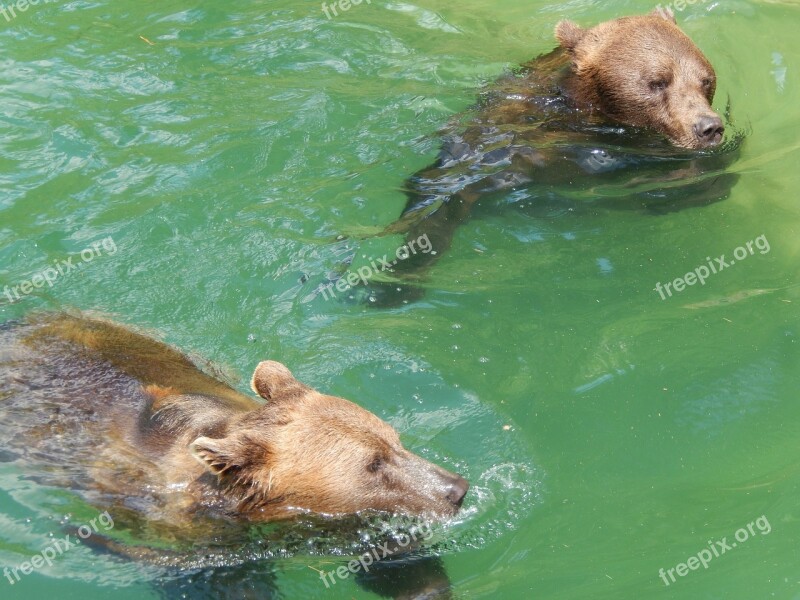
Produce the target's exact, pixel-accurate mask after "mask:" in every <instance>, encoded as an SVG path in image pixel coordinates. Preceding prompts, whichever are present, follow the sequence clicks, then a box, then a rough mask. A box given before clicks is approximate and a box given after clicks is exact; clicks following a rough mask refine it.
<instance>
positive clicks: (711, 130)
mask: <svg viewBox="0 0 800 600" xmlns="http://www.w3.org/2000/svg"><path fill="white" fill-rule="evenodd" d="M692 131H693V132H694V135H695V137H696V138H697V141H698V145H699V146H700V147H701V148H708V147H711V146H716V145H718V144H719V143H720V142H721V141H722V136H723V135H724V134H725V125H723V124H722V119H720V118H719V117H718V116H717V115H714V114H711V115H702V116H701V117H700V118H699V119H697V121H696V122H695V124H694V125H693V126H692Z"/></svg>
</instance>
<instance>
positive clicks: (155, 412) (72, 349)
mask: <svg viewBox="0 0 800 600" xmlns="http://www.w3.org/2000/svg"><path fill="white" fill-rule="evenodd" d="M0 381H1V382H2V384H0V385H2V388H0V415H1V416H2V419H1V421H0V447H2V449H3V459H4V460H21V461H24V462H25V464H26V465H28V466H29V468H30V469H34V467H35V465H38V466H39V467H40V470H39V471H38V472H39V473H40V474H41V479H42V480H43V481H44V482H45V483H48V484H57V485H64V486H67V487H71V488H73V489H76V490H80V491H81V493H83V494H84V495H85V496H87V497H88V499H89V500H90V501H92V502H95V503H97V504H99V505H103V506H112V505H114V506H124V507H126V509H130V508H131V507H132V508H133V509H134V510H135V511H137V512H139V513H141V514H142V515H144V516H145V517H146V518H148V519H153V520H159V521H164V522H168V523H171V524H173V525H180V524H181V523H188V522H190V521H191V520H192V519H193V518H195V517H196V516H198V515H205V516H211V517H225V518H229V519H243V520H248V521H270V520H274V519H281V518H285V517H290V516H292V515H296V514H298V513H303V512H316V513H325V514H350V513H357V512H360V511H364V510H379V511H388V512H396V513H403V514H411V515H431V516H446V515H452V514H454V513H455V512H456V511H457V510H458V508H459V507H460V504H461V501H462V500H463V497H464V495H465V494H466V491H467V488H468V483H467V482H466V481H465V480H464V479H463V478H461V477H459V476H458V475H455V474H452V473H449V472H448V471H446V470H444V469H442V468H441V467H438V466H436V465H434V464H432V463H429V462H427V461H425V460H424V459H422V458H420V457H418V456H416V455H414V454H412V453H410V452H408V451H407V450H405V449H404V448H403V446H402V444H401V443H400V440H399V438H398V436H397V433H396V432H395V431H394V429H393V428H392V427H390V426H389V425H388V424H386V423H384V422H383V421H382V420H380V419H379V418H378V417H376V416H375V415H373V414H372V413H370V412H368V411H366V410H364V409H362V408H360V407H359V406H357V405H355V404H353V403H352V402H349V401H347V400H344V399H342V398H337V397H334V396H327V395H324V394H321V393H319V392H316V391H315V390H312V389H311V388H309V387H307V386H305V385H304V384H302V383H300V382H299V381H297V380H296V379H295V378H294V377H293V376H292V375H291V373H290V372H289V371H288V369H286V367H284V366H283V365H281V364H280V363H277V362H274V361H265V362H262V363H260V364H259V365H258V367H257V369H256V370H255V373H254V376H253V380H252V387H253V389H254V390H255V391H256V392H257V393H258V394H259V395H260V396H261V397H262V398H264V399H266V400H267V402H266V404H265V403H263V402H261V401H257V400H255V399H254V398H251V397H249V396H247V395H244V394H241V393H239V392H237V391H236V390H234V389H233V388H232V387H230V386H228V385H227V384H225V383H222V382H221V381H219V380H218V379H216V378H214V377H211V376H210V375H208V374H206V373H204V372H203V371H201V370H200V369H199V368H198V367H197V366H196V365H195V364H194V363H193V362H192V361H191V360H189V359H188V358H187V357H186V356H185V355H184V354H182V353H180V352H178V351H176V350H174V349H172V348H170V347H169V346H167V345H165V344H163V343H161V342H159V341H157V340H154V339H152V338H150V337H149V336H146V335H142V334H139V333H136V332H133V331H131V330H129V329H127V328H125V327H122V326H119V325H116V324H114V323H111V322H108V321H105V320H98V319H89V318H84V317H74V316H66V315H57V316H54V315H47V316H43V317H39V318H34V319H29V320H28V321H25V322H19V323H8V324H5V325H3V326H2V328H0Z"/></svg>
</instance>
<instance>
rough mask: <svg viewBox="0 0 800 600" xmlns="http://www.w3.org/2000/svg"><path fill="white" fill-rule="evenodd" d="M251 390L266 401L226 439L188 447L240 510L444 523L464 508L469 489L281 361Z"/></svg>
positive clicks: (259, 372)
mask: <svg viewBox="0 0 800 600" xmlns="http://www.w3.org/2000/svg"><path fill="white" fill-rule="evenodd" d="M252 388H253V390H254V391H255V392H256V393H257V394H259V395H260V396H261V397H262V398H264V399H266V400H267V401H268V402H267V404H265V405H263V406H261V407H259V408H258V409H255V410H253V411H250V412H248V413H245V414H243V415H242V416H240V417H238V418H236V419H232V420H231V422H230V423H229V424H228V426H227V427H226V433H225V435H224V437H220V438H211V437H205V436H202V437H199V438H197V439H196V440H194V441H193V442H192V443H191V444H190V446H189V450H190V452H191V453H192V455H193V456H194V457H195V458H196V459H197V460H199V461H200V462H201V463H202V464H203V465H204V466H205V468H206V470H207V471H208V472H209V473H210V474H212V475H213V476H215V477H217V478H218V485H219V487H220V489H221V493H223V494H224V495H226V496H227V497H229V498H233V499H234V501H235V502H236V509H237V512H238V513H239V514H241V515H243V516H246V517H248V518H250V519H252V520H270V519H273V518H280V517H283V516H286V517H288V516H291V515H292V514H295V513H297V512H304V511H311V512H316V513H324V514H350V513H357V512H360V511H364V510H379V511H386V512H392V513H400V514H406V515H419V516H432V517H442V516H450V515H453V514H455V513H456V512H457V511H458V510H459V508H460V506H461V503H462V501H463V499H464V496H465V495H466V493H467V489H468V488H469V483H468V482H467V481H466V480H465V479H464V478H462V477H460V476H459V475H456V474H454V473H450V472H449V471H446V470H445V469H443V468H441V467H439V466H437V465H434V464H433V463H430V462H428V461H426V460H424V459H423V458H420V457H419V456H417V455H415V454H412V453H411V452H409V451H408V450H406V449H405V448H404V447H403V445H402V444H401V442H400V438H399V436H398V435H397V432H396V431H395V430H394V429H393V428H392V427H391V426H390V425H388V424H387V423H385V422H384V421H382V420H381V419H379V418H378V417H377V416H375V415H374V414H372V413H371V412H369V411H367V410H364V409H363V408H361V407H360V406H358V405H356V404H354V403H352V402H350V401H348V400H345V399H343V398H337V397H335V396H328V395H325V394H321V393H319V392H317V391H315V390H313V389H311V388H309V387H307V386H305V385H304V384H302V383H300V382H299V381H297V380H296V379H295V378H294V377H293V376H292V374H291V373H290V371H289V370H288V369H287V368H286V367H285V366H284V365H282V364H280V363H278V362H274V361H265V362H262V363H260V364H259V365H258V367H257V368H256V370H255V373H254V375H253V379H252Z"/></svg>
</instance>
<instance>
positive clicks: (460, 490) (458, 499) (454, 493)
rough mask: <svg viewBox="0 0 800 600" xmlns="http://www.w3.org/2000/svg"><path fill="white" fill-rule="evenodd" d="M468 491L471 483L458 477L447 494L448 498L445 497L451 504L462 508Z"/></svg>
mask: <svg viewBox="0 0 800 600" xmlns="http://www.w3.org/2000/svg"><path fill="white" fill-rule="evenodd" d="M468 489H469V481H467V480H466V479H464V478H463V477H461V476H460V475H456V476H455V479H454V480H453V483H451V484H450V490H449V491H448V492H447V496H445V497H446V498H447V501H448V502H450V504H454V505H455V506H457V507H459V508H460V507H461V503H462V502H464V496H466V495H467V490H468Z"/></svg>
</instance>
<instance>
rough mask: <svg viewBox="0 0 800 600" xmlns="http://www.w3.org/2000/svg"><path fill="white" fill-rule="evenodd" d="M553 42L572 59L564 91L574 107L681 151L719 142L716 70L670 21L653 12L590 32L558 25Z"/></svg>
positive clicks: (572, 24)
mask: <svg viewBox="0 0 800 600" xmlns="http://www.w3.org/2000/svg"><path fill="white" fill-rule="evenodd" d="M555 35H556V38H557V39H558V41H559V43H560V44H561V47H562V48H564V49H565V50H567V52H569V54H570V57H571V59H572V66H573V75H574V76H573V78H572V80H571V81H569V82H568V83H567V88H568V90H569V94H570V95H571V97H572V99H573V101H574V102H575V103H576V104H577V105H578V106H580V107H588V108H593V109H597V110H599V111H600V112H602V113H603V114H604V115H606V116H607V117H610V118H612V119H614V120H616V121H619V122H620V123H624V124H626V125H633V126H639V127H649V128H651V129H655V130H656V131H659V132H660V133H663V134H664V135H665V136H667V137H668V138H669V139H670V140H671V141H672V143H674V144H675V145H676V146H682V147H684V148H703V147H707V146H714V145H716V144H718V143H719V142H720V141H721V140H722V133H723V131H724V128H723V126H722V121H721V120H720V119H719V117H718V116H717V115H716V113H714V111H713V110H712V108H711V103H712V102H713V100H714V92H715V90H716V81H717V78H716V73H715V72H714V67H712V66H711V63H710V62H709V61H708V59H707V58H706V57H705V56H704V55H703V53H702V52H701V51H700V49H699V48H698V47H697V46H696V45H695V44H694V43H693V42H692V40H691V39H689V37H688V36H687V35H686V34H685V33H683V32H682V31H681V30H680V29H679V28H678V26H677V25H676V24H675V19H674V17H673V16H672V15H671V14H665V13H663V12H660V11H658V10H656V11H654V12H653V13H651V14H649V15H644V16H635V17H624V18H621V19H615V20H613V21H607V22H605V23H601V24H599V25H597V26H596V27H592V28H591V29H583V28H581V27H579V26H578V25H576V24H575V23H572V22H571V21H561V22H560V23H559V24H558V25H557V26H556V30H555ZM709 127H710V129H708V128H709Z"/></svg>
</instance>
